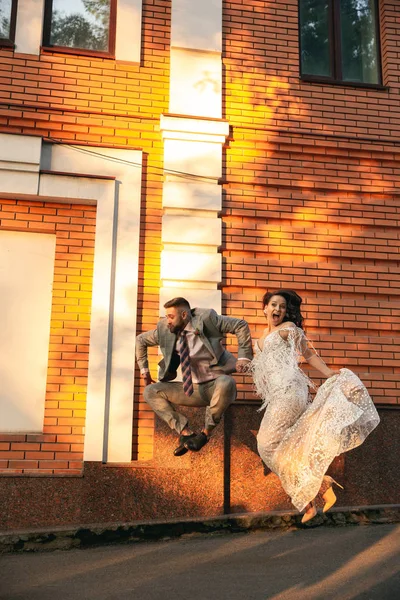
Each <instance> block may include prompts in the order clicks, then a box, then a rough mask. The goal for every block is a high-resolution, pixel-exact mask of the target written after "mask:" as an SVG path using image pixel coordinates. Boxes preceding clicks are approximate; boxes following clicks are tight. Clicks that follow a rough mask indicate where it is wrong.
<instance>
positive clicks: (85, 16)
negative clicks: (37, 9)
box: [43, 0, 116, 56]
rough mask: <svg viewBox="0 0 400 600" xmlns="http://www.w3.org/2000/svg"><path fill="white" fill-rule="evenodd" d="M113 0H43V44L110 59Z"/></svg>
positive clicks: (113, 30) (111, 52)
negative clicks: (44, 1)
mask: <svg viewBox="0 0 400 600" xmlns="http://www.w3.org/2000/svg"><path fill="white" fill-rule="evenodd" d="M115 26H116V0H46V4H45V17H44V28H43V45H44V46H46V47H50V48H59V49H62V50H63V51H70V52H71V51H72V52H74V53H78V54H91V55H92V54H100V55H102V56H113V55H114V51H115Z"/></svg>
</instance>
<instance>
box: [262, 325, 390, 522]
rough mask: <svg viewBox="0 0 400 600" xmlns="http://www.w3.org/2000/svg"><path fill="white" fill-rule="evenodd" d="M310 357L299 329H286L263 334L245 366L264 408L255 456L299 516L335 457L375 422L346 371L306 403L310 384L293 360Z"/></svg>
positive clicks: (360, 439) (359, 386) (364, 395)
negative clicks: (284, 334)
mask: <svg viewBox="0 0 400 600" xmlns="http://www.w3.org/2000/svg"><path fill="white" fill-rule="evenodd" d="M284 329H285V330H287V331H288V337H287V340H285V339H283V338H282V336H281V335H280V332H282V331H283V330H284ZM312 353H313V352H312V351H311V350H310V348H309V346H308V344H307V340H306V338H305V335H304V332H303V330H302V329H299V328H298V327H295V326H294V325H290V326H288V327H282V328H280V329H279V330H275V331H273V332H272V333H270V334H269V335H267V337H266V338H265V341H264V344H263V348H262V349H260V348H259V347H258V345H257V343H256V352H255V357H254V359H253V362H252V367H251V370H252V375H253V379H254V384H255V388H256V392H257V394H258V395H259V396H261V398H262V399H263V403H262V406H261V409H263V408H265V409H266V410H265V414H264V417H263V419H262V422H261V426H260V430H259V432H258V435H257V444H258V451H259V454H260V456H261V458H262V460H263V461H264V462H265V464H266V465H267V466H268V467H269V468H270V469H271V471H273V472H274V473H276V475H278V477H279V479H280V481H281V483H282V486H283V488H284V490H285V491H286V493H287V494H288V495H289V496H290V498H291V501H292V503H293V504H294V506H295V507H296V508H297V509H298V510H299V511H302V510H303V509H304V508H305V507H306V505H307V504H308V503H309V502H310V501H311V500H313V499H314V498H315V497H316V495H317V494H318V491H319V489H320V486H321V483H322V479H323V476H324V475H325V473H326V471H327V469H328V467H329V465H330V464H331V462H332V460H333V459H334V458H335V456H338V455H339V454H342V453H343V452H346V451H348V450H351V449H352V448H355V447H356V446H359V445H360V444H362V442H363V441H364V440H365V438H366V437H367V436H368V435H369V434H370V433H371V431H372V430H373V429H374V428H375V427H376V426H377V425H378V423H379V416H378V413H377V411H376V409H375V406H374V404H373V402H372V400H371V397H370V395H369V394H368V391H367V389H366V388H365V386H364V384H363V383H362V382H361V381H360V379H359V378H358V377H357V376H356V375H355V374H354V373H353V372H352V371H350V370H349V369H341V370H340V374H338V375H334V376H333V377H330V378H329V379H327V380H326V381H325V383H324V384H323V385H322V386H321V387H320V388H319V389H318V391H317V393H316V395H315V398H314V400H313V402H312V403H310V394H309V387H313V388H314V389H315V385H314V384H313V382H312V381H311V380H310V379H309V378H308V377H307V375H306V374H305V373H304V371H302V370H301V368H300V367H299V361H300V359H301V356H304V357H305V358H308V357H309V356H310V355H311V354H312ZM261 409H260V410H261Z"/></svg>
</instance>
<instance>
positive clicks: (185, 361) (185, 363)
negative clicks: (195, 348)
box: [178, 331, 193, 396]
mask: <svg viewBox="0 0 400 600" xmlns="http://www.w3.org/2000/svg"><path fill="white" fill-rule="evenodd" d="M178 348H179V355H180V359H181V369H182V382H183V391H184V392H185V394H186V396H191V395H192V394H193V382H192V372H191V370H190V356H189V346H188V343H187V339H186V331H182V332H181V334H180V336H179V346H178Z"/></svg>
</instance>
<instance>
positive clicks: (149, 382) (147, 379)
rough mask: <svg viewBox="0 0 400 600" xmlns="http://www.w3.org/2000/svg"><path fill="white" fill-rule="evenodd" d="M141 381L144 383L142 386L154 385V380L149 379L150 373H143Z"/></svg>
mask: <svg viewBox="0 0 400 600" xmlns="http://www.w3.org/2000/svg"><path fill="white" fill-rule="evenodd" d="M142 379H143V381H144V385H145V386H146V387H147V386H148V385H150V384H151V383H155V381H154V379H152V377H151V373H150V371H149V372H148V373H143V375H142Z"/></svg>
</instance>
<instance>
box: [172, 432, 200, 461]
mask: <svg viewBox="0 0 400 600" xmlns="http://www.w3.org/2000/svg"><path fill="white" fill-rule="evenodd" d="M194 437H196V434H195V433H191V434H190V435H182V434H181V435H180V436H179V446H177V447H176V448H175V450H174V456H183V455H184V454H186V452H187V451H188V450H189V448H187V447H186V445H185V444H186V443H187V441H188V440H190V439H193V438H194Z"/></svg>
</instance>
